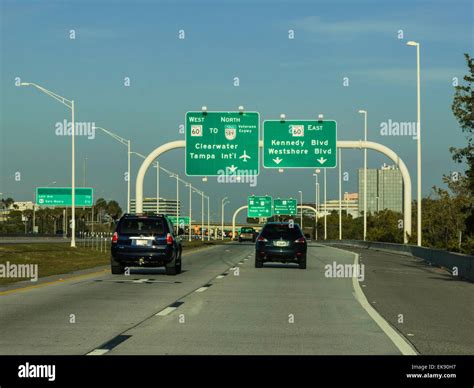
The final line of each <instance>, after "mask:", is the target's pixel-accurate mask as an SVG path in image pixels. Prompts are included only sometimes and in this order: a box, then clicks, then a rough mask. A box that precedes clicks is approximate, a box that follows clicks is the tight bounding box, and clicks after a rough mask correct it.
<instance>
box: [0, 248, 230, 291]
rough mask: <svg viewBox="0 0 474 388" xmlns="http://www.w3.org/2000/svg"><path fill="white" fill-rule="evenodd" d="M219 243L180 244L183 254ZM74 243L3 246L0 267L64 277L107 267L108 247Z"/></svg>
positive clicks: (2, 282)
mask: <svg viewBox="0 0 474 388" xmlns="http://www.w3.org/2000/svg"><path fill="white" fill-rule="evenodd" d="M222 243H223V241H220V240H219V241H201V240H192V241H191V242H189V241H187V240H186V241H184V239H183V242H182V244H183V251H189V250H193V249H196V248H200V247H206V246H213V245H217V244H222ZM81 244H82V243H81V241H78V246H77V248H71V247H70V246H69V244H67V243H51V244H46V243H42V244H21V243H20V244H3V245H0V264H6V262H7V261H8V262H10V264H38V276H39V277H45V276H51V275H59V274H67V273H71V272H74V271H79V270H83V269H88V268H94V267H98V266H101V265H108V264H110V248H109V247H107V249H105V248H103V249H105V252H100V251H97V250H94V249H92V248H83V247H82V246H81ZM21 280H26V279H19V278H8V277H7V278H1V277H0V285H5V284H9V283H14V282H17V281H21Z"/></svg>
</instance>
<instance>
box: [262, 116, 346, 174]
mask: <svg viewBox="0 0 474 388" xmlns="http://www.w3.org/2000/svg"><path fill="white" fill-rule="evenodd" d="M336 132H337V124H336V122H335V121H318V120H285V121H281V120H266V121H264V122H263V166H264V167H265V168H333V167H336V164H337V160H336V159H337V158H336V150H337V148H336V147H337V136H336Z"/></svg>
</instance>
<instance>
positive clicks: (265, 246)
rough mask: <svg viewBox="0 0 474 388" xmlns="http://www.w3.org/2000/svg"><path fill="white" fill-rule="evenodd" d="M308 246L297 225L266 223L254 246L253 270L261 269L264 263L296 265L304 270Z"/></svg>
mask: <svg viewBox="0 0 474 388" xmlns="http://www.w3.org/2000/svg"><path fill="white" fill-rule="evenodd" d="M307 249H308V244H307V243H306V238H305V237H304V236H303V233H302V232H301V229H300V227H299V225H298V224H295V223H289V222H268V223H267V224H265V226H264V227H263V228H262V230H261V232H260V234H259V235H258V237H257V242H256V244H255V268H262V267H263V263H264V262H266V261H278V262H281V263H298V265H299V267H300V268H301V269H305V268H306V251H307Z"/></svg>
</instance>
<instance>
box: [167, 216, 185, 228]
mask: <svg viewBox="0 0 474 388" xmlns="http://www.w3.org/2000/svg"><path fill="white" fill-rule="evenodd" d="M167 217H168V218H169V220H170V221H171V222H172V223H173V225H178V227H180V225H189V216H182V217H181V216H180V217H178V222H176V216H167Z"/></svg>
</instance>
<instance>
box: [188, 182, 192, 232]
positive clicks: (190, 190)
mask: <svg viewBox="0 0 474 388" xmlns="http://www.w3.org/2000/svg"><path fill="white" fill-rule="evenodd" d="M188 186H189V233H188V234H189V238H188V240H189V241H191V222H192V221H191V217H192V206H193V201H192V192H193V186H191V184H188Z"/></svg>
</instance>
